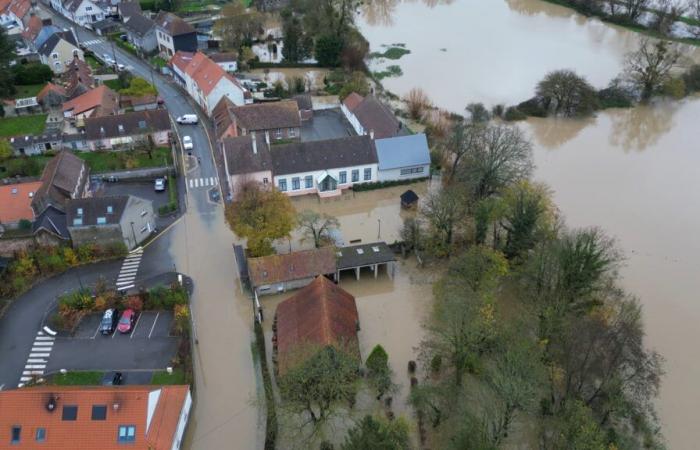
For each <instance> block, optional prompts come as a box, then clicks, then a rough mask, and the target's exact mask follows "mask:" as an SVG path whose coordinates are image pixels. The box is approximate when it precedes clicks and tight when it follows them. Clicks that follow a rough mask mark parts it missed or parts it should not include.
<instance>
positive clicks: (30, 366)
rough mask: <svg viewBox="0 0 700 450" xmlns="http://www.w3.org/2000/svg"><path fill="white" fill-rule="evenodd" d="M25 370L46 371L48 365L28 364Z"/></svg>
mask: <svg viewBox="0 0 700 450" xmlns="http://www.w3.org/2000/svg"><path fill="white" fill-rule="evenodd" d="M24 368H25V369H46V364H27V365H26V366H24Z"/></svg>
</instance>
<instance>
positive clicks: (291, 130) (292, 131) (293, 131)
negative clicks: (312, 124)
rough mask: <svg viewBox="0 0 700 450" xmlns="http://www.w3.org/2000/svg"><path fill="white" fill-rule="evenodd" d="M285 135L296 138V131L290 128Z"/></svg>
mask: <svg viewBox="0 0 700 450" xmlns="http://www.w3.org/2000/svg"><path fill="white" fill-rule="evenodd" d="M287 135H288V136H289V137H290V138H293V137H296V136H297V130H295V129H294V128H290V129H289V131H288V133H287Z"/></svg>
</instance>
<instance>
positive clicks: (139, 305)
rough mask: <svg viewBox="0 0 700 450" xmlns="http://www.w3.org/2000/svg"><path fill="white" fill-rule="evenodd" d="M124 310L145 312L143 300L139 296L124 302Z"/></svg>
mask: <svg viewBox="0 0 700 450" xmlns="http://www.w3.org/2000/svg"><path fill="white" fill-rule="evenodd" d="M123 304H124V308H129V309H133V310H134V311H136V312H141V311H142V310H143V300H141V297H139V296H138V295H132V296H130V297H129V298H127V299H126V300H124V302H123Z"/></svg>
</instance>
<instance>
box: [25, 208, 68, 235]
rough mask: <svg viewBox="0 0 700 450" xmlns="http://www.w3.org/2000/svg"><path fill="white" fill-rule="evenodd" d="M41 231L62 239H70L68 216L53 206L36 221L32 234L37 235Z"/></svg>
mask: <svg viewBox="0 0 700 450" xmlns="http://www.w3.org/2000/svg"><path fill="white" fill-rule="evenodd" d="M40 230H46V231H48V232H49V233H53V234H55V235H57V236H59V237H61V238H62V239H70V233H68V227H67V226H66V214H65V213H64V212H62V211H60V210H59V209H57V208H55V207H53V206H49V207H48V208H46V209H45V210H44V212H42V213H41V214H40V215H39V217H37V218H36V219H35V220H34V223H33V224H32V233H34V234H36V233H37V232H38V231H40Z"/></svg>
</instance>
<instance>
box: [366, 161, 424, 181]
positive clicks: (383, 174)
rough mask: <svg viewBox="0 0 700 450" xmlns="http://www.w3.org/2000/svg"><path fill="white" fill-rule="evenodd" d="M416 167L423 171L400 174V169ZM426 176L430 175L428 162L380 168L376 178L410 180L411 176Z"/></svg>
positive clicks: (382, 179) (380, 179) (381, 179)
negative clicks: (395, 167) (386, 168)
mask: <svg viewBox="0 0 700 450" xmlns="http://www.w3.org/2000/svg"><path fill="white" fill-rule="evenodd" d="M416 168H418V169H420V168H423V171H422V172H417V173H407V174H404V175H402V174H401V170H402V169H416ZM427 176H430V164H425V165H418V166H410V167H403V168H398V169H388V170H380V171H379V174H378V177H377V178H378V181H395V180H411V179H413V178H425V177H427Z"/></svg>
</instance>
